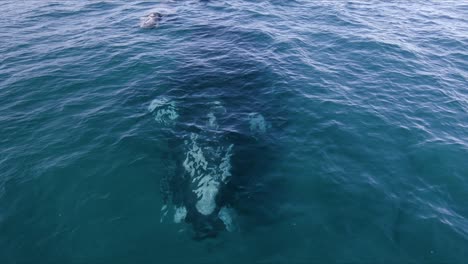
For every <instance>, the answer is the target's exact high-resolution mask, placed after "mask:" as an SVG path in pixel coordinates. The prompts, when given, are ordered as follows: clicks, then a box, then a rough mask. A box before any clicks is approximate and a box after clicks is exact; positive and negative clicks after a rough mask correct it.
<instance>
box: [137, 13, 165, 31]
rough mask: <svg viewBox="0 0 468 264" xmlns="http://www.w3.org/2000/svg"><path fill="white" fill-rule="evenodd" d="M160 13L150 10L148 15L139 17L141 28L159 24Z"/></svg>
mask: <svg viewBox="0 0 468 264" xmlns="http://www.w3.org/2000/svg"><path fill="white" fill-rule="evenodd" d="M161 18H162V15H161V14H160V13H158V12H151V13H150V14H149V15H147V16H145V17H142V18H140V27H141V28H154V27H157V26H158V25H159V21H160V20H161Z"/></svg>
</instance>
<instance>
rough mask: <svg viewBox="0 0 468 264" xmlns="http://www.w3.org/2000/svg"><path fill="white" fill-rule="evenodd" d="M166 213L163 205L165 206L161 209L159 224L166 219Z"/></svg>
mask: <svg viewBox="0 0 468 264" xmlns="http://www.w3.org/2000/svg"><path fill="white" fill-rule="evenodd" d="M167 211H168V208H167V204H165V205H163V206H162V207H161V220H160V222H161V223H162V222H163V220H164V218H165V217H166V215H167Z"/></svg>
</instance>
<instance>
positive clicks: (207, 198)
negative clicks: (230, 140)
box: [183, 133, 233, 215]
mask: <svg viewBox="0 0 468 264" xmlns="http://www.w3.org/2000/svg"><path fill="white" fill-rule="evenodd" d="M197 139H198V135H197V134H194V133H192V134H191V136H190V141H186V143H185V144H186V146H187V148H188V151H187V154H186V158H185V161H184V163H183V165H184V168H185V171H186V172H187V174H188V175H190V179H191V181H192V184H193V185H194V186H195V188H194V190H193V192H194V193H195V194H196V195H197V199H198V200H197V203H196V204H195V207H196V208H197V210H198V212H200V213H201V214H203V215H209V214H211V213H212V212H213V211H214V210H215V209H216V201H215V200H216V195H217V194H218V191H219V187H220V185H221V184H222V183H226V182H227V180H228V178H229V177H230V176H231V172H230V169H231V164H230V157H231V155H232V153H231V152H232V148H233V145H230V146H229V147H227V148H224V147H218V148H216V149H213V148H210V147H206V148H204V149H203V148H202V147H200V146H199V145H198V143H197Z"/></svg>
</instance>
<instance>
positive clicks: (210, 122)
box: [207, 113, 219, 129]
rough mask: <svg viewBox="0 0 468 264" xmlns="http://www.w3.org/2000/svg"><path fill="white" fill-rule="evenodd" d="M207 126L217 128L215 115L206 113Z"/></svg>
mask: <svg viewBox="0 0 468 264" xmlns="http://www.w3.org/2000/svg"><path fill="white" fill-rule="evenodd" d="M207 116H208V127H209V128H212V129H218V127H219V126H218V123H217V122H216V116H215V115H214V114H213V113H209V114H208V115H207Z"/></svg>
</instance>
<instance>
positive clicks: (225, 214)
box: [218, 207, 236, 232]
mask: <svg viewBox="0 0 468 264" xmlns="http://www.w3.org/2000/svg"><path fill="white" fill-rule="evenodd" d="M233 215H234V210H233V209H231V208H227V207H223V208H221V210H219V212H218V218H219V219H221V221H223V223H224V226H225V227H226V230H227V231H229V232H233V231H235V230H236V226H235V224H234V221H233V219H232V218H233Z"/></svg>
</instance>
